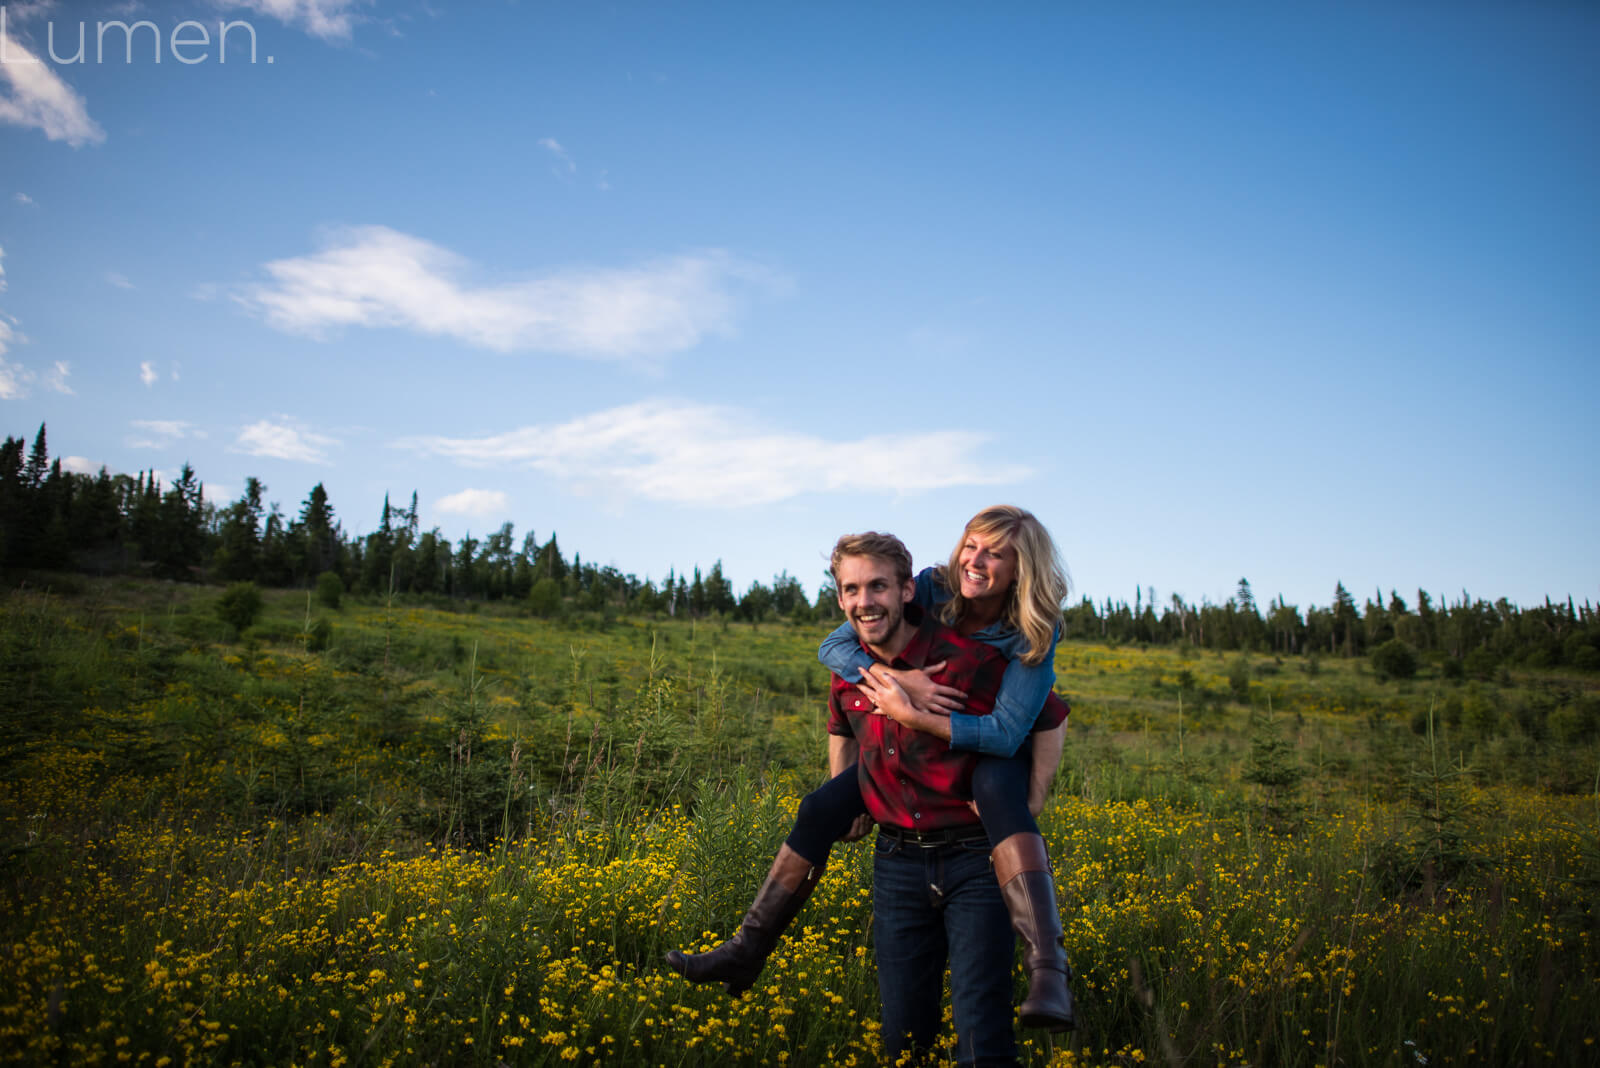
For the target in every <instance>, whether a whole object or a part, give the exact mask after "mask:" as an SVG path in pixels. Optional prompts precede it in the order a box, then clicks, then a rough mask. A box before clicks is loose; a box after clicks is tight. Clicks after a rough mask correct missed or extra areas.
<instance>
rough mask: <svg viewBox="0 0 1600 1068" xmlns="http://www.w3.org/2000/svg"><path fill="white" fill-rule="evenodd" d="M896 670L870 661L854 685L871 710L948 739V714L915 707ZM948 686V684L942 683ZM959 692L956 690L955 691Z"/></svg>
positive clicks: (914, 728) (903, 724)
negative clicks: (869, 664) (869, 666)
mask: <svg viewBox="0 0 1600 1068" xmlns="http://www.w3.org/2000/svg"><path fill="white" fill-rule="evenodd" d="M896 675H897V673H896V672H893V671H891V670H890V669H889V668H886V667H884V666H883V665H882V664H874V665H873V666H872V667H871V668H868V669H867V670H866V671H863V672H862V673H861V681H860V682H858V683H856V687H857V688H858V689H860V691H861V692H862V693H864V694H866V695H867V697H869V698H870V699H871V700H872V703H873V705H874V706H875V707H874V708H873V711H874V712H875V713H877V714H878V715H880V716H888V717H889V718H891V719H893V720H894V721H895V722H896V723H898V724H900V725H901V726H902V727H909V728H911V729H912V730H914V731H922V732H923V733H924V734H931V735H933V736H934V737H936V738H943V739H944V740H945V741H947V742H948V741H949V740H950V715H949V713H947V712H929V711H926V710H924V709H921V708H918V707H917V706H916V705H914V704H913V703H912V701H911V696H910V695H909V694H907V693H906V690H905V687H904V686H901V685H900V682H899V679H898V678H896ZM944 689H946V690H949V689H951V687H949V686H946V687H944ZM955 692H957V693H959V692H960V691H959V690H957V691H955Z"/></svg>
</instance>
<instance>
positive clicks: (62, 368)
mask: <svg viewBox="0 0 1600 1068" xmlns="http://www.w3.org/2000/svg"><path fill="white" fill-rule="evenodd" d="M71 374H72V365H71V364H70V363H68V362H67V361H66V360H57V361H56V362H55V363H54V364H53V365H52V366H51V368H50V371H49V372H48V373H47V374H46V375H45V376H44V387H45V388H46V389H53V390H55V391H56V392H57V393H65V394H66V395H67V396H69V397H74V396H77V394H75V393H73V392H72V387H71V386H69V385H67V378H68V376H70V375H71Z"/></svg>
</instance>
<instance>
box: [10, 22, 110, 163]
mask: <svg viewBox="0 0 1600 1068" xmlns="http://www.w3.org/2000/svg"><path fill="white" fill-rule="evenodd" d="M0 49H3V50H4V57H5V59H4V62H0V122H5V123H10V124H12V125H13V126H23V127H28V128H33V129H38V130H41V131H43V132H44V135H45V137H47V138H49V139H50V140H52V141H65V142H66V143H67V144H69V145H71V146H72V147H73V148H79V147H81V146H83V145H86V144H98V143H99V142H101V141H104V140H105V139H106V134H105V131H104V130H102V129H101V128H100V126H99V124H98V123H96V122H95V121H94V120H93V119H91V118H90V117H89V109H88V107H87V106H86V105H85V104H84V102H83V97H81V96H79V95H78V94H77V93H76V92H74V91H73V90H72V87H71V86H69V85H68V84H67V83H66V82H64V81H62V80H61V78H60V76H59V75H57V74H56V72H55V71H54V70H53V69H51V66H50V64H48V63H46V62H44V61H43V60H42V59H40V58H39V57H38V56H36V55H34V54H33V53H32V52H31V51H29V50H28V49H27V48H26V47H25V46H23V45H22V44H21V43H20V42H19V41H18V40H17V39H16V38H15V37H13V36H12V35H11V33H10V32H9V28H8V29H7V32H5V33H0Z"/></svg>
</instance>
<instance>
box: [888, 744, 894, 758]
mask: <svg viewBox="0 0 1600 1068" xmlns="http://www.w3.org/2000/svg"><path fill="white" fill-rule="evenodd" d="M889 755H890V756H894V746H892V745H891V746H890V747H889Z"/></svg>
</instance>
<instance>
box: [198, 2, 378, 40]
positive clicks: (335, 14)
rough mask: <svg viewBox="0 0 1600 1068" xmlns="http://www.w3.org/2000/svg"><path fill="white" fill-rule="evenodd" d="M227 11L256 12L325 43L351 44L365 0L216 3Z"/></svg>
mask: <svg viewBox="0 0 1600 1068" xmlns="http://www.w3.org/2000/svg"><path fill="white" fill-rule="evenodd" d="M217 3H218V6H219V7H222V8H224V9H234V10H244V11H253V12H255V13H256V14H258V15H266V16H267V17H268V18H274V19H277V20H278V21H279V22H282V23H283V24H285V25H286V26H293V27H296V28H297V29H301V30H304V31H305V32H306V33H309V34H310V35H311V36H313V37H320V38H322V39H323V40H324V41H348V40H349V39H350V33H351V31H352V30H353V29H354V28H355V24H356V22H357V21H359V20H360V16H359V15H357V14H356V13H355V11H356V9H357V8H360V7H365V6H366V2H365V0H217Z"/></svg>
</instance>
